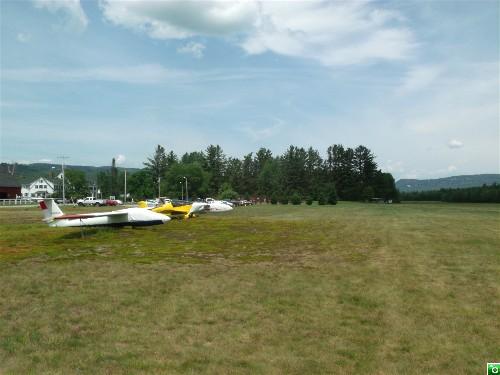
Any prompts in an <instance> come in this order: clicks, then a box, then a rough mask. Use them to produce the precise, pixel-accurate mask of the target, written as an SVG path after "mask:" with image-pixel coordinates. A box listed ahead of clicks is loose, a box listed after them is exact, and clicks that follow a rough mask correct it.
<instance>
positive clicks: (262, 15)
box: [101, 0, 416, 66]
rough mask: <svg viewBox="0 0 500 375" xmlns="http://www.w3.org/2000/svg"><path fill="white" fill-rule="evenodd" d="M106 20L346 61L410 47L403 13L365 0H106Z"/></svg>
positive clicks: (170, 35)
mask: <svg viewBox="0 0 500 375" xmlns="http://www.w3.org/2000/svg"><path fill="white" fill-rule="evenodd" d="M101 9H102V11H103V14H104V17H105V18H106V19H107V20H108V21H110V22H112V23H113V24H116V25H119V26H123V27H126V28H129V29H132V30H135V31H139V32H144V33H146V34H148V35H149V36H150V37H152V38H155V39H185V38H189V37H193V36H200V35H208V36H221V37H230V38H231V40H232V41H234V42H235V43H236V44H238V45H239V46H240V47H241V48H243V49H244V50H245V51H246V52H247V53H248V54H261V53H264V52H267V51H269V52H273V53H277V54H281V55H286V56H293V57H301V58H309V59H314V60H316V61H319V62H320V63H322V64H324V65H327V66H333V65H350V64H362V63H369V62H373V61H378V60H402V59H405V58H407V57H409V56H410V55H411V53H412V51H413V49H414V47H415V46H416V44H415V42H414V38H413V34H412V32H411V31H410V30H409V29H408V28H406V27H405V26H404V19H403V17H402V16H401V15H400V14H399V13H397V12H395V11H390V10H386V9H383V8H382V7H381V6H380V5H379V4H374V3H371V2H367V1H356V2H330V1H310V2H308V1H300V2H264V1H262V2H261V1H245V2H228V1H205V2H203V5H202V6H200V3H198V2H182V1H166V2H159V1H137V0H132V1H120V2H114V1H106V0H104V1H103V2H102V3H101Z"/></svg>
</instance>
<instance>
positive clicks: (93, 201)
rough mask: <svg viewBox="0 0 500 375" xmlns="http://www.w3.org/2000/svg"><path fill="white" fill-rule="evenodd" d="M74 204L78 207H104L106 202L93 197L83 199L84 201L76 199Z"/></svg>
mask: <svg viewBox="0 0 500 375" xmlns="http://www.w3.org/2000/svg"><path fill="white" fill-rule="evenodd" d="M76 204H78V205H79V206H104V205H106V200H105V199H97V198H94V197H85V198H84V199H78V200H77V201H76Z"/></svg>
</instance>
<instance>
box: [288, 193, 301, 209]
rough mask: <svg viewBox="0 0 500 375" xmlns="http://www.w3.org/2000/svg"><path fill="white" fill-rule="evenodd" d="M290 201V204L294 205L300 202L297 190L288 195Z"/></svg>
mask: <svg viewBox="0 0 500 375" xmlns="http://www.w3.org/2000/svg"><path fill="white" fill-rule="evenodd" d="M290 201H291V202H292V204H294V205H296V206H297V205H299V204H301V203H302V199H301V197H300V195H299V193H297V192H295V193H293V194H292V196H291V197H290Z"/></svg>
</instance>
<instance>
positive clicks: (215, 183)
mask: <svg viewBox="0 0 500 375" xmlns="http://www.w3.org/2000/svg"><path fill="white" fill-rule="evenodd" d="M205 162H206V171H207V172H208V173H210V182H209V193H210V194H211V195H214V196H215V195H217V193H218V192H219V189H220V187H221V186H222V183H223V182H224V172H225V168H226V157H225V155H224V153H223V152H222V148H221V147H220V146H219V145H216V146H214V145H210V146H208V147H207V150H206V157H205Z"/></svg>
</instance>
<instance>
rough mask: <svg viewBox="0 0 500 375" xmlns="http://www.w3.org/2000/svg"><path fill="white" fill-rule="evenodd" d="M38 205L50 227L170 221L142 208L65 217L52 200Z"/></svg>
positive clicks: (43, 201) (146, 223)
mask: <svg viewBox="0 0 500 375" xmlns="http://www.w3.org/2000/svg"><path fill="white" fill-rule="evenodd" d="M39 204H40V208H41V209H42V212H43V221H44V222H45V223H47V224H48V225H49V226H51V227H97V226H111V227H124V226H132V227H140V226H148V225H158V224H164V223H166V222H168V221H169V220H170V218H169V217H168V216H165V215H162V214H159V213H156V212H151V211H148V210H144V209H142V208H125V209H123V210H116V211H107V212H96V213H86V214H69V215H65V214H64V213H63V212H62V211H61V209H60V208H59V206H58V205H57V203H56V202H55V201H54V200H53V199H49V198H46V199H44V200H42V201H40V203H39Z"/></svg>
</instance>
